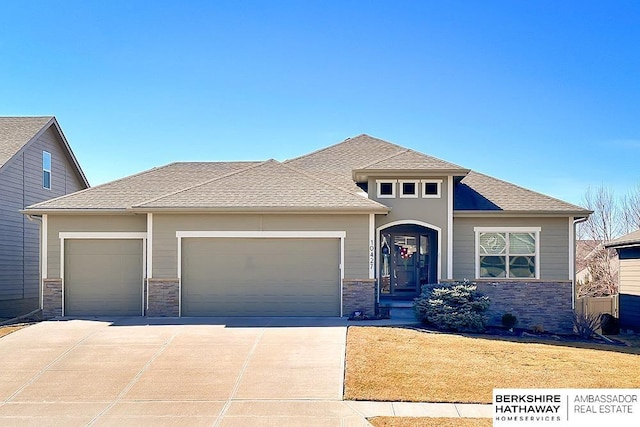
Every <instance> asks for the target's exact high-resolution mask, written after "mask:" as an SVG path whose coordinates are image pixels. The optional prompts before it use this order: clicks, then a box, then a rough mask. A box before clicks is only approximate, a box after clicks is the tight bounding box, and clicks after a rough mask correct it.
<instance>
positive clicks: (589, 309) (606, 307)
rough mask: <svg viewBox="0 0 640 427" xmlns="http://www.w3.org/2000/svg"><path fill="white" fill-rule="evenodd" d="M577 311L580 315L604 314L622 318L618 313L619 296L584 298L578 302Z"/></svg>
mask: <svg viewBox="0 0 640 427" xmlns="http://www.w3.org/2000/svg"><path fill="white" fill-rule="evenodd" d="M576 311H577V312H578V313H585V312H586V313H588V314H594V313H595V314H604V313H608V314H611V315H612V316H614V317H620V313H619V312H618V295H613V296H609V297H584V298H578V299H577V300H576Z"/></svg>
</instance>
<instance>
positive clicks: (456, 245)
mask: <svg viewBox="0 0 640 427" xmlns="http://www.w3.org/2000/svg"><path fill="white" fill-rule="evenodd" d="M474 227H540V228H541V231H540V257H539V258H540V260H539V262H540V279H541V280H549V281H553V280H572V278H571V277H570V274H569V233H570V229H571V228H572V227H570V225H569V219H568V218H555V217H554V218H514V217H512V218H460V217H457V218H456V217H454V220H453V278H454V279H456V280H463V279H469V280H473V279H476V275H475V232H474Z"/></svg>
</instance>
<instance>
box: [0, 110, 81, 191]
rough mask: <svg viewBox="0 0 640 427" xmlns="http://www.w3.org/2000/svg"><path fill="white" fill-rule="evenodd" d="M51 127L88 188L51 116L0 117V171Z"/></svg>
mask: <svg viewBox="0 0 640 427" xmlns="http://www.w3.org/2000/svg"><path fill="white" fill-rule="evenodd" d="M51 126H54V127H55V129H56V131H57V133H58V135H59V136H60V139H61V140H62V145H63V149H65V150H66V152H67V155H68V157H69V160H70V161H71V163H72V164H73V165H74V166H75V169H76V172H77V174H78V176H79V178H80V180H81V181H82V182H83V183H84V185H85V186H86V187H88V186H89V181H88V180H87V177H86V176H85V175H84V172H83V171H82V168H81V167H80V164H79V163H78V160H77V159H76V157H75V155H74V154H73V151H72V150H71V147H70V146H69V143H68V142H67V139H66V138H65V136H64V134H63V133H62V130H61V129H60V125H59V124H58V122H57V120H56V118H55V117H53V116H43V117H0V169H1V168H2V167H3V166H4V165H5V164H6V163H7V162H8V161H9V160H11V159H12V158H13V157H14V156H16V155H17V154H18V153H20V151H22V150H23V149H25V148H26V147H27V146H28V145H29V144H30V143H31V142H32V141H35V140H36V139H38V138H39V137H40V135H42V134H43V133H44V132H45V131H46V130H47V129H49V127H51Z"/></svg>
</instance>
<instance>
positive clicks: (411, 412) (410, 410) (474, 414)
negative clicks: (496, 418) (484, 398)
mask: <svg viewBox="0 0 640 427" xmlns="http://www.w3.org/2000/svg"><path fill="white" fill-rule="evenodd" d="M345 403H346V404H347V405H349V406H350V407H351V408H353V409H354V410H356V411H357V412H358V413H359V414H361V415H362V416H363V417H365V418H372V417H438V418H440V417H442V418H491V417H492V416H493V411H492V406H491V405H490V404H488V405H484V404H475V403H416V402H368V401H353V400H346V401H345Z"/></svg>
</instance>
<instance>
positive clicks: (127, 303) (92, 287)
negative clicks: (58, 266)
mask: <svg viewBox="0 0 640 427" xmlns="http://www.w3.org/2000/svg"><path fill="white" fill-rule="evenodd" d="M142 258H143V250H142V240H130V239H127V240H125V239H123V240H105V239H97V240H85V239H81V240H73V239H69V240H66V241H65V269H64V275H65V277H64V287H65V315H69V316H100V315H111V316H140V315H141V314H142V277H143V276H142V275H143V259H142Z"/></svg>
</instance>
